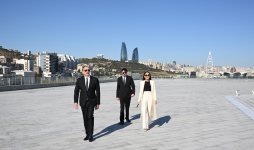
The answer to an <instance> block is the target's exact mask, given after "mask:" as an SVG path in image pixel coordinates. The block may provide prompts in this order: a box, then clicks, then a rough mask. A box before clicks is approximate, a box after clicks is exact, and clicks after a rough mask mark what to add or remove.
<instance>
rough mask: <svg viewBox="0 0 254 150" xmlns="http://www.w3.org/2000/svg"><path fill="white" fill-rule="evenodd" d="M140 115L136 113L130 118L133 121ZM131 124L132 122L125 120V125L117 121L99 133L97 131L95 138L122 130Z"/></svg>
mask: <svg viewBox="0 0 254 150" xmlns="http://www.w3.org/2000/svg"><path fill="white" fill-rule="evenodd" d="M139 117H140V114H136V115H134V116H132V117H131V118H130V120H131V121H133V120H136V119H138V118H139ZM129 125H131V123H129V122H125V123H124V125H119V124H118V123H115V124H113V125H110V126H108V127H106V128H105V129H103V130H101V131H100V132H99V133H96V134H95V135H94V139H98V138H100V137H103V136H105V135H108V134H111V133H112V132H115V131H117V130H121V129H123V128H125V127H128V126H129Z"/></svg>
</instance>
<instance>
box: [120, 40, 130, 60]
mask: <svg viewBox="0 0 254 150" xmlns="http://www.w3.org/2000/svg"><path fill="white" fill-rule="evenodd" d="M127 60H128V56H127V48H126V45H125V43H124V42H122V47H121V58H120V61H127Z"/></svg>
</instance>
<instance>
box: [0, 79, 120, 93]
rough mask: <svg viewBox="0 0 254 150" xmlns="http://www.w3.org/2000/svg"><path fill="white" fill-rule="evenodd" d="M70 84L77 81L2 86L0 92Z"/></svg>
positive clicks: (111, 80)
mask: <svg viewBox="0 0 254 150" xmlns="http://www.w3.org/2000/svg"><path fill="white" fill-rule="evenodd" d="M99 81H100V83H105V82H116V79H101V80H100V79H99ZM70 85H75V82H67V83H50V84H29V85H11V86H0V92H3V91H15V90H27V89H37V88H49V87H57V86H70Z"/></svg>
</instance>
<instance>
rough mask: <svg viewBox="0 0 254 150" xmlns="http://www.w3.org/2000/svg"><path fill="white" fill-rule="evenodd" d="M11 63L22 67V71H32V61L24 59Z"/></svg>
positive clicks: (14, 60)
mask: <svg viewBox="0 0 254 150" xmlns="http://www.w3.org/2000/svg"><path fill="white" fill-rule="evenodd" d="M13 62H14V63H16V64H22V65H23V66H24V68H23V70H24V71H32V70H33V67H34V65H33V61H32V60H26V59H16V58H14V59H13Z"/></svg>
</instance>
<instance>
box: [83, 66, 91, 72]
mask: <svg viewBox="0 0 254 150" xmlns="http://www.w3.org/2000/svg"><path fill="white" fill-rule="evenodd" d="M84 68H90V67H89V66H88V65H83V66H82V71H83V69H84Z"/></svg>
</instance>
